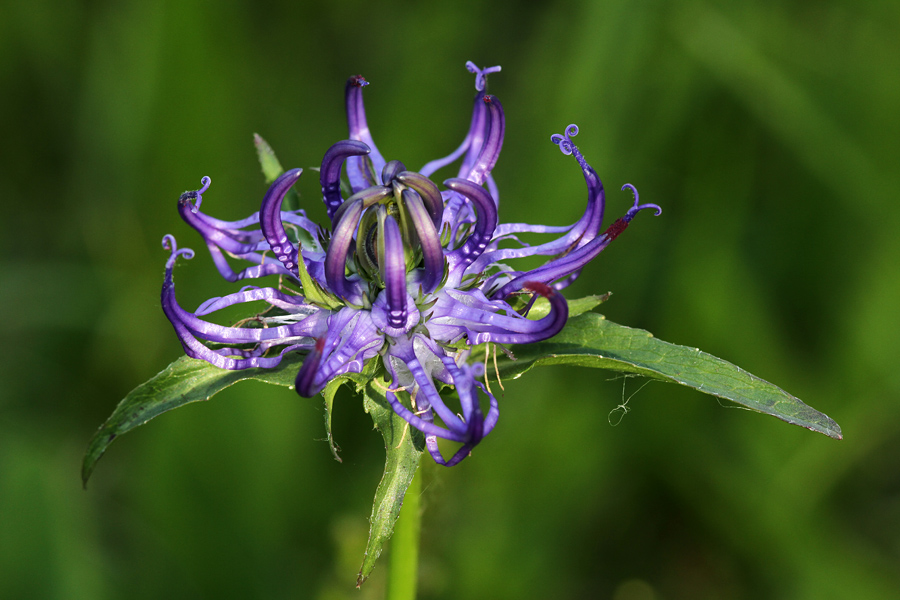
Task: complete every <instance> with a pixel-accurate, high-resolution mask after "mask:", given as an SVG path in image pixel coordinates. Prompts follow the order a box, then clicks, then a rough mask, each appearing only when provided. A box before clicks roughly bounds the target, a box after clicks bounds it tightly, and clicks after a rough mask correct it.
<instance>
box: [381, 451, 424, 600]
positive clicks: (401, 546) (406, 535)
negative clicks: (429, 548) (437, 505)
mask: <svg viewBox="0 0 900 600" xmlns="http://www.w3.org/2000/svg"><path fill="white" fill-rule="evenodd" d="M421 493H422V470H421V469H417V472H416V475H415V477H413V480H412V483H410V484H409V488H408V489H407V490H406V496H405V497H404V498H403V508H402V509H401V510H400V517H399V518H398V519H397V524H396V525H395V526H394V535H393V537H392V538H391V561H390V564H389V565H388V584H387V600H415V598H416V583H417V581H418V573H419V529H420V526H421V524H422V512H421V508H420V506H419V496H420V495H421Z"/></svg>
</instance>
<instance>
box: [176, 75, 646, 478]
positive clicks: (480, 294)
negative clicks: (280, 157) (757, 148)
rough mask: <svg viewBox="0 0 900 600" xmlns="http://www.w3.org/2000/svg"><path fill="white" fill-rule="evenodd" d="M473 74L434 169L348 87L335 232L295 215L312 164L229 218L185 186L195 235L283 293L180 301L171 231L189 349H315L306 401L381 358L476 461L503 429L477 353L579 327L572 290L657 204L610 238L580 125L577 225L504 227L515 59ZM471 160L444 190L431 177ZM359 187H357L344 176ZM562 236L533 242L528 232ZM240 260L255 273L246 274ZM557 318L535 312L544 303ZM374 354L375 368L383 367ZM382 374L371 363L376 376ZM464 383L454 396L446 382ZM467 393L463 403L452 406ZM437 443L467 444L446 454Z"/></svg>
mask: <svg viewBox="0 0 900 600" xmlns="http://www.w3.org/2000/svg"><path fill="white" fill-rule="evenodd" d="M466 67H467V68H468V69H469V71H471V72H472V73H474V74H475V75H476V83H475V88H476V92H477V93H476V95H475V101H474V108H473V111H472V119H471V124H470V126H469V131H468V133H467V134H466V137H465V139H464V140H463V142H462V144H460V146H459V147H458V148H457V149H456V150H455V151H454V152H452V153H451V154H449V155H448V156H446V157H444V158H441V159H437V160H434V161H431V162H429V163H428V164H426V165H425V166H424V167H422V168H421V169H419V171H411V170H408V169H407V168H406V167H405V166H404V165H403V163H401V162H400V161H397V160H391V161H385V160H384V158H383V157H382V155H381V153H380V152H379V151H378V149H377V148H376V146H375V143H374V140H373V139H372V134H371V132H370V131H369V127H368V124H367V122H366V114H365V109H364V106H363V96H362V94H363V87H365V86H366V85H368V82H367V81H366V80H365V79H363V78H362V77H361V76H354V77H351V78H350V79H349V80H348V81H347V87H346V90H345V102H346V110H347V120H348V123H349V129H350V132H349V133H350V135H349V138H350V139H347V140H343V141H340V142H337V143H336V144H334V145H333V146H331V148H329V149H328V150H327V151H326V152H325V155H324V158H323V159H322V165H321V169H320V172H319V177H320V183H321V187H322V199H323V202H324V203H325V208H326V211H327V214H328V218H329V219H330V220H331V223H330V227H329V228H328V229H329V231H330V233H328V232H327V231H326V230H324V229H322V228H320V227H319V226H318V225H317V224H315V223H313V222H312V221H310V220H309V219H308V218H307V217H306V214H305V213H304V211H302V210H296V211H290V210H282V201H283V199H284V197H285V195H286V194H287V193H288V191H289V190H290V189H291V187H292V186H293V185H294V183H296V182H297V180H298V179H299V177H300V174H301V169H292V170H290V171H287V172H284V173H283V174H281V175H280V176H279V177H278V178H277V179H276V180H275V181H274V182H273V183H272V185H271V187H270V188H269V190H268V192H266V194H265V196H264V198H263V200H262V205H261V207H260V209H259V212H256V213H254V214H252V215H250V216H249V217H247V218H246V219H242V220H240V221H222V220H219V219H215V218H213V217H210V216H208V215H206V214H205V213H203V212H201V211H200V205H201V201H202V195H203V194H204V193H205V192H206V191H207V190H208V188H209V185H210V180H209V178H208V177H204V178H203V180H202V184H203V187H202V188H201V189H200V190H197V191H194V192H186V193H184V194H182V196H181V198H179V201H178V210H179V213H180V214H181V216H182V218H183V219H184V220H185V221H186V222H187V223H188V224H189V225H191V226H192V227H193V228H194V229H196V230H197V231H198V232H199V233H200V235H201V236H202V237H203V240H204V241H205V242H206V245H207V247H208V248H209V251H210V253H211V255H212V258H213V262H214V263H215V265H216V268H217V269H218V270H219V273H220V274H221V275H222V276H223V277H224V278H225V279H227V280H228V281H232V282H234V281H238V280H243V279H258V278H262V277H267V276H275V281H274V282H273V285H274V287H255V286H248V287H245V288H242V289H241V290H240V291H238V292H235V293H233V294H229V295H228V296H224V297H221V298H212V299H211V300H208V301H206V302H204V303H203V304H202V305H200V307H199V308H197V310H195V311H194V312H190V311H187V310H185V309H183V308H182V307H181V306H180V305H179V304H178V302H177V300H176V298H175V287H174V282H173V279H172V271H173V268H174V265H175V262H176V260H177V258H178V257H179V256H184V257H186V258H192V257H193V251H191V250H189V249H179V248H178V247H177V246H176V243H175V239H174V237H172V236H171V235H167V236H166V237H165V238H164V239H163V246H164V247H165V248H166V249H168V250H169V251H170V256H169V260H168V262H167V263H166V274H165V283H164V284H163V289H162V305H163V310H164V311H165V314H166V316H167V317H168V318H169V320H170V321H171V322H172V325H173V327H174V328H175V332H176V334H177V335H178V337H179V339H180V340H181V343H182V345H183V346H184V349H185V352H186V353H187V354H188V355H189V356H191V357H193V358H199V359H203V360H206V361H208V362H210V363H212V364H214V365H216V366H218V367H221V368H223V369H246V368H252V367H262V368H271V367H274V366H276V365H278V364H279V363H280V362H281V360H282V358H283V357H284V355H285V354H286V353H287V352H290V351H294V350H297V351H301V352H304V353H306V356H305V359H304V362H303V365H302V367H301V368H300V370H299V372H298V374H297V378H296V389H297V392H298V393H299V394H300V395H301V396H306V397H310V396H314V395H315V394H317V393H319V392H320V391H322V389H323V388H324V387H325V386H326V385H327V384H328V382H330V381H331V380H333V379H334V378H335V377H338V376H340V375H343V374H346V373H361V372H362V371H363V369H364V368H366V367H367V366H368V367H370V368H372V367H374V369H375V371H376V372H380V373H381V375H382V376H383V377H384V379H385V381H386V385H385V389H386V392H385V394H386V397H387V400H388V402H390V404H391V406H392V407H393V409H394V411H396V413H397V414H398V415H399V416H400V417H402V418H403V419H405V420H406V421H407V422H408V423H409V424H410V425H411V426H413V427H415V428H416V429H418V430H420V431H422V432H423V433H424V435H425V441H426V446H427V448H428V450H429V452H430V453H431V455H432V456H433V457H434V460H435V461H437V462H438V463H439V464H442V465H446V466H452V465H455V464H457V463H459V462H460V461H461V460H463V459H464V458H465V457H466V456H468V455H469V453H470V451H471V450H472V448H473V447H474V446H475V445H476V444H478V443H479V442H480V441H481V440H482V439H483V438H484V437H485V436H486V435H487V434H488V433H490V431H491V430H492V429H493V428H494V426H495V425H496V423H497V417H498V414H499V413H498V406H497V399H496V398H495V397H494V396H493V394H492V393H491V391H490V389H489V387H488V386H487V385H486V378H485V383H483V382H481V381H479V380H478V378H479V377H481V376H482V375H483V374H484V373H483V369H480V368H479V365H477V364H476V365H474V366H473V365H472V364H470V363H469V361H468V358H469V354H470V350H471V349H472V348H473V347H474V346H477V345H481V344H491V343H494V344H525V343H530V342H537V341H540V340H545V339H547V338H550V337H552V336H553V335H555V334H556V333H558V332H559V331H560V330H561V329H562V328H563V327H564V326H565V324H566V320H567V318H568V305H567V303H566V300H565V298H563V296H562V295H561V294H560V293H559V290H561V289H563V288H565V287H566V286H567V285H569V284H570V283H572V281H574V280H575V279H576V278H577V277H578V274H579V273H580V272H581V270H582V269H583V268H584V266H585V265H586V264H587V263H588V262H590V261H591V260H592V259H593V258H594V257H595V256H597V255H598V254H599V253H600V252H602V251H603V249H604V248H606V246H607V245H609V243H610V242H612V241H613V240H614V239H615V238H616V237H617V236H618V235H619V234H620V233H622V231H624V229H625V228H626V227H627V226H628V223H629V222H630V221H631V220H632V219H633V218H634V216H635V215H636V214H637V213H638V212H639V211H641V210H643V209H645V208H653V209H655V210H656V213H657V214H659V213H660V208H659V207H658V206H656V205H655V204H640V203H639V200H638V194H637V190H635V189H634V187H633V186H631V185H626V186H625V187H623V188H622V189H623V190H624V189H626V188H627V189H630V190H631V191H632V193H633V196H634V204H633V206H632V207H631V209H629V210H628V212H627V213H626V214H625V215H624V216H623V217H621V218H619V219H618V220H616V221H615V222H613V224H612V225H610V226H609V227H608V228H607V229H606V230H605V231H603V232H602V233H601V231H600V229H601V226H602V222H603V210H604V205H605V197H604V191H603V184H602V183H601V181H600V178H599V177H598V176H597V173H596V172H595V171H594V169H593V168H592V167H591V166H590V165H589V164H588V163H587V161H586V160H585V159H584V157H583V156H582V154H581V152H580V151H579V150H578V147H577V146H575V145H574V143H573V141H572V138H573V137H574V136H575V135H576V134H577V133H578V128H577V127H576V126H575V125H570V126H569V127H567V128H566V130H565V133H564V135H554V136H552V138H551V140H552V141H553V142H554V143H556V144H558V145H559V147H560V150H561V151H562V152H563V154H566V155H571V156H574V157H575V159H576V161H577V163H578V166H579V167H580V168H581V171H582V174H583V176H584V179H585V183H586V185H587V191H588V197H587V207H586V209H585V211H584V214H583V215H582V217H581V218H580V219H579V220H578V221H577V222H575V223H574V224H573V225H571V226H568V227H551V226H544V225H527V224H523V223H507V224H502V225H501V224H499V223H498V193H497V188H496V185H495V184H494V180H493V178H492V177H491V171H492V170H493V169H494V166H495V165H496V163H497V160H498V158H499V156H500V150H501V148H502V146H503V137H504V128H505V120H504V114H503V106H502V105H501V103H500V101H499V100H498V99H497V98H496V97H494V96H492V95H490V94H487V93H486V91H485V88H486V84H487V81H486V76H487V75H488V74H489V73H493V72H497V71H499V70H500V67H490V68H486V69H479V68H477V67H476V66H475V65H474V64H473V63H471V62H469V63H467V64H466ZM457 161H459V163H460V164H459V169H458V171H457V175H456V177H452V178H449V179H446V180H445V181H443V182H442V183H443V189H442V188H441V186H439V185H438V184H437V183H435V182H434V181H433V180H432V179H430V176H431V175H432V174H433V173H435V172H436V171H437V170H438V169H441V168H443V167H447V166H449V165H451V164H453V163H455V162H457ZM342 171H345V172H346V175H347V181H348V183H349V185H346V184H345V186H344V187H342V185H341V173H342ZM525 233H544V234H551V235H553V236H554V239H552V240H551V241H548V242H545V243H543V244H539V245H528V244H525V243H523V242H521V241H520V240H519V238H518V237H517V236H518V235H519V234H525ZM537 255H540V256H547V257H548V260H547V261H546V262H545V263H544V264H543V265H542V266H540V267H537V268H534V269H531V270H526V271H521V270H516V269H515V268H514V267H513V266H511V265H510V264H509V261H511V260H514V259H517V258H524V257H527V256H537ZM227 257H231V258H232V259H237V260H239V261H243V262H245V263H249V266H245V267H244V268H242V269H241V270H238V271H235V270H234V269H233V268H232V266H231V262H230V261H229V259H228V258H227ZM539 296H541V297H544V298H546V299H547V301H548V304H549V311H548V312H547V314H546V315H545V316H543V317H542V318H539V319H531V318H528V316H527V315H528V312H529V309H530V308H531V306H532V304H533V301H534V300H535V299H536V298H537V297H539ZM250 302H257V303H258V302H262V303H264V304H266V305H268V306H267V307H266V308H265V310H263V311H262V312H259V313H258V314H257V315H256V316H255V317H253V318H250V319H246V320H244V321H242V322H240V323H238V324H236V325H235V326H231V327H226V326H222V325H217V324H215V323H213V322H211V321H208V320H206V318H205V317H207V315H210V314H212V313H214V312H216V311H219V310H221V309H223V308H226V307H229V306H234V305H239V304H244V303H250ZM372 361H375V362H374V364H372ZM368 372H371V371H368ZM448 386H452V388H454V389H455V394H449V393H447V392H446V391H445V388H447V387H448ZM451 397H453V398H454V402H453V405H454V408H451V407H450V406H448V402H449V400H450V398H451ZM437 438H444V439H446V440H451V441H453V442H457V443H458V444H459V445H460V446H459V448H458V450H456V452H455V453H454V454H453V455H452V456H451V457H450V458H445V457H444V456H443V455H442V454H441V451H440V450H439V448H438V443H437Z"/></svg>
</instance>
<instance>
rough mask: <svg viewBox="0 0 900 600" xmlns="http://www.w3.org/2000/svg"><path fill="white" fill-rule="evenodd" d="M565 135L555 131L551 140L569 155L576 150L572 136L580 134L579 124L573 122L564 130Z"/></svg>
mask: <svg viewBox="0 0 900 600" xmlns="http://www.w3.org/2000/svg"><path fill="white" fill-rule="evenodd" d="M564 134H565V135H560V134H558V133H554V134H553V135H551V136H550V141H551V142H553V143H554V144H556V145H557V146H559V151H560V152H562V153H563V154H565V155H566V156H569V155H570V154H572V152H573V151H574V150H575V144H574V142H572V138H573V137H575V136H576V135H578V125H576V124H575V123H572V124H571V125H569V126H568V127H566V130H565V132H564Z"/></svg>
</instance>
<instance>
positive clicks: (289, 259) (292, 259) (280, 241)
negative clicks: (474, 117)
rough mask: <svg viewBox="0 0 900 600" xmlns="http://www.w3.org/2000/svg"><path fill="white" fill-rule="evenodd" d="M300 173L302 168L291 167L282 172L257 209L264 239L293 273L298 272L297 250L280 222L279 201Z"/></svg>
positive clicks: (276, 256) (280, 201)
mask: <svg viewBox="0 0 900 600" xmlns="http://www.w3.org/2000/svg"><path fill="white" fill-rule="evenodd" d="M302 173H303V169H291V170H290V171H286V172H284V173H282V174H281V175H280V176H279V177H278V179H276V180H275V181H273V182H272V185H271V186H269V189H268V191H267V192H266V195H265V196H264V197H263V201H262V206H260V209H259V224H260V227H261V228H262V232H263V235H264V236H265V237H266V241H267V242H269V246H270V247H271V249H272V252H273V253H274V254H275V258H277V259H278V260H279V262H281V264H283V265H284V268H285V269H287V271H288V272H289V273H291V274H293V275H296V274H297V273H298V272H299V271H298V269H297V255H298V252H297V247H296V246H294V243H293V242H291V240H290V239H288V236H287V233H286V232H285V230H284V224H283V223H282V222H281V214H282V212H281V203H282V201H284V196H285V194H287V193H288V190H289V189H291V186H293V185H294V184H295V183H296V182H297V180H298V179H300V175H301V174H302Z"/></svg>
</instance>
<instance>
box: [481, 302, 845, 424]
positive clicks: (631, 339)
mask: <svg viewBox="0 0 900 600" xmlns="http://www.w3.org/2000/svg"><path fill="white" fill-rule="evenodd" d="M512 352H513V354H514V355H515V357H516V360H510V359H509V358H507V357H505V356H503V357H498V358H499V360H498V367H499V371H500V376H501V377H513V378H516V377H519V376H520V375H521V374H522V373H525V372H526V371H528V370H529V369H531V368H532V367H534V366H535V365H561V364H562V365H576V366H582V367H595V368H602V369H610V370H612V371H622V372H625V373H636V374H638V375H645V376H647V377H653V378H655V379H660V380H663V381H669V382H672V383H678V384H681V385H685V386H688V387H692V388H694V389H696V390H698V391H700V392H703V393H706V394H711V395H713V396H718V397H720V398H725V399H727V400H732V401H733V402H737V403H738V404H740V405H742V406H745V407H747V408H749V409H751V410H754V411H757V412H761V413H765V414H768V415H772V416H774V417H778V418H779V419H781V420H782V421H786V422H788V423H792V424H794V425H799V426H801V427H806V428H807V429H810V430H812V431H818V432H819V433H823V434H825V435H827V436H829V437H832V438H835V439H838V440H839V439H842V435H841V428H840V426H839V425H838V424H837V423H836V422H835V421H834V420H832V419H831V418H830V417H828V416H827V415H825V414H823V413H821V412H819V411H817V410H815V409H813V408H811V407H810V406H807V405H806V404H804V403H803V402H801V401H800V399H798V398H796V397H795V396H792V395H791V394H788V393H787V392H785V391H784V390H782V389H781V388H779V387H777V386H775V385H773V384H771V383H769V382H768V381H765V380H763V379H760V378H759V377H756V376H755V375H751V374H750V373H748V372H747V371H744V370H743V369H741V368H740V367H737V366H735V365H733V364H731V363H729V362H727V361H724V360H722V359H721V358H716V357H715V356H712V355H710V354H707V353H705V352H701V351H700V350H699V349H697V348H690V347H688V346H678V345H675V344H670V343H668V342H664V341H662V340H658V339H656V338H654V337H653V335H652V334H651V333H649V332H647V331H644V330H642V329H632V328H630V327H625V326H623V325H617V324H616V323H612V322H610V321H607V320H606V318H605V317H603V316H602V315H599V314H596V313H586V314H582V315H579V316H576V317H573V318H570V319H569V322H568V323H567V324H566V326H565V328H564V329H563V330H562V331H561V332H560V333H559V334H557V335H556V336H555V337H553V338H552V339H550V340H547V341H545V342H539V343H536V344H525V345H521V346H514V347H513V348H512Z"/></svg>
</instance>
